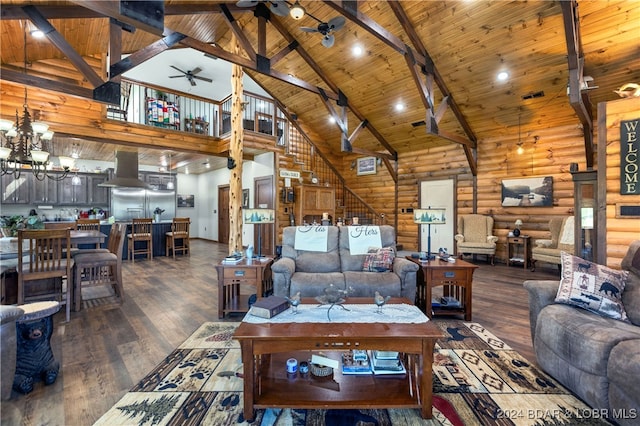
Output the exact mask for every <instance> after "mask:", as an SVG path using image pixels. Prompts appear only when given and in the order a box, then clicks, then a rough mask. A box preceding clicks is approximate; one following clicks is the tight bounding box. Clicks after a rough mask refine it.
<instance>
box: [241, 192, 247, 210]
mask: <svg viewBox="0 0 640 426" xmlns="http://www.w3.org/2000/svg"><path fill="white" fill-rule="evenodd" d="M242 208H243V209H248V208H249V190H248V189H243V190H242Z"/></svg>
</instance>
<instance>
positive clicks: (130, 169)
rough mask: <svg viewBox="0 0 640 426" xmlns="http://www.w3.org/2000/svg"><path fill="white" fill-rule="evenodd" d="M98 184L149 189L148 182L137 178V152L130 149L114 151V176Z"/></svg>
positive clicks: (110, 186)
mask: <svg viewBox="0 0 640 426" xmlns="http://www.w3.org/2000/svg"><path fill="white" fill-rule="evenodd" d="M98 186H106V187H109V188H145V189H150V187H149V185H148V184H146V183H145V182H143V181H141V180H140V179H138V153H137V152H131V151H116V164H115V176H114V177H113V179H110V180H108V181H106V182H104V183H101V184H98Z"/></svg>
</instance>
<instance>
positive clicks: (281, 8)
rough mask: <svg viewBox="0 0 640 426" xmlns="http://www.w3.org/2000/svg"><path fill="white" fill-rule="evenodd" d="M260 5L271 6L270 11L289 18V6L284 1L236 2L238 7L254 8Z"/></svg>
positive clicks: (245, 0)
mask: <svg viewBox="0 0 640 426" xmlns="http://www.w3.org/2000/svg"><path fill="white" fill-rule="evenodd" d="M258 3H265V4H268V5H269V10H270V11H271V12H273V13H274V14H276V15H278V16H287V15H288V14H289V6H288V5H287V2H286V1H284V0H261V1H259V0H239V1H238V2H236V6H238V7H254V6H257V5H258Z"/></svg>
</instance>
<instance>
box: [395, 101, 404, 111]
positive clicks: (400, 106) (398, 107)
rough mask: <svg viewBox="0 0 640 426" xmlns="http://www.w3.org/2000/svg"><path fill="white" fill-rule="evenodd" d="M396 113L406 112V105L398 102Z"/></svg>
mask: <svg viewBox="0 0 640 426" xmlns="http://www.w3.org/2000/svg"><path fill="white" fill-rule="evenodd" d="M395 109H396V111H404V104H403V103H402V102H398V103H397V104H396V106H395Z"/></svg>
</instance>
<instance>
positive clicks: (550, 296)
mask: <svg viewBox="0 0 640 426" xmlns="http://www.w3.org/2000/svg"><path fill="white" fill-rule="evenodd" d="M522 285H523V286H524V288H525V289H526V290H527V291H528V292H529V325H530V326H531V341H532V342H533V340H534V338H535V333H536V322H537V321H538V315H539V314H540V311H542V309H543V308H544V307H545V306H548V305H551V304H552V303H554V301H555V299H556V294H557V293H558V287H560V280H555V281H551V280H527V281H525V282H524V283H523V284H522Z"/></svg>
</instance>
